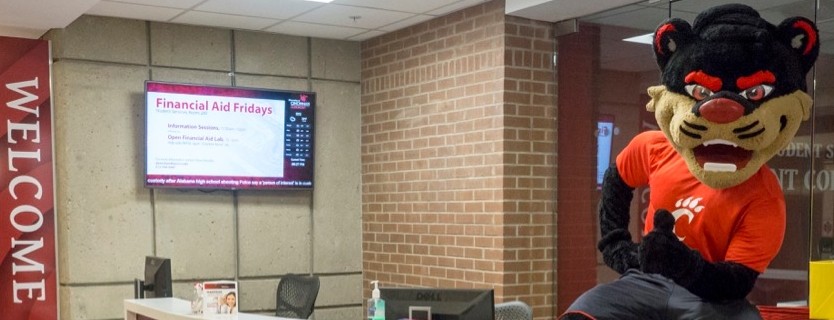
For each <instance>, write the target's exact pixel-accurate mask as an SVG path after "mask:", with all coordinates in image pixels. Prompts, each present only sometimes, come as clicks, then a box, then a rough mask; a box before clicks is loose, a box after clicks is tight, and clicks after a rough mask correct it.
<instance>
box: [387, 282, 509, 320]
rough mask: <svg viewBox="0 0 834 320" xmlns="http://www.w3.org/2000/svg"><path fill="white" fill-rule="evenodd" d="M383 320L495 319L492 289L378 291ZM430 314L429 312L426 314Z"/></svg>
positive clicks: (400, 289) (397, 289) (403, 289)
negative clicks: (383, 313)
mask: <svg viewBox="0 0 834 320" xmlns="http://www.w3.org/2000/svg"><path fill="white" fill-rule="evenodd" d="M379 293H380V297H381V298H382V299H383V300H385V319H408V318H411V319H417V320H424V319H427V317H425V315H426V314H427V313H429V312H430V313H431V320H490V319H495V296H494V293H493V290H492V289H436V288H379ZM427 310H430V311H427Z"/></svg>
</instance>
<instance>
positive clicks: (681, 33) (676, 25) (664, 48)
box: [654, 18, 693, 70]
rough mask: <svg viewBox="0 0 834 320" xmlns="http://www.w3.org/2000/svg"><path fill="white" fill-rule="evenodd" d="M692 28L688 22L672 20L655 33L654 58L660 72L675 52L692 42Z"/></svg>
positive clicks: (658, 28)
mask: <svg viewBox="0 0 834 320" xmlns="http://www.w3.org/2000/svg"><path fill="white" fill-rule="evenodd" d="M692 37H693V35H692V27H691V26H690V25H689V23H688V22H686V21H685V20H682V19H678V18H672V19H669V20H668V21H666V22H664V23H663V24H661V25H660V26H659V27H657V30H655V32H654V56H655V58H656V59H657V65H658V66H660V70H664V69H665V68H666V63H668V62H669V59H671V58H672V55H674V54H675V52H678V50H680V49H681V48H683V47H685V46H687V45H689V43H691V42H692Z"/></svg>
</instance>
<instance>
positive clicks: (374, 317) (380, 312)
mask: <svg viewBox="0 0 834 320" xmlns="http://www.w3.org/2000/svg"><path fill="white" fill-rule="evenodd" d="M371 284H372V285H373V286H374V290H373V291H372V292H371V298H370V299H368V320H385V300H382V298H380V297H379V281H376V280H374V281H371Z"/></svg>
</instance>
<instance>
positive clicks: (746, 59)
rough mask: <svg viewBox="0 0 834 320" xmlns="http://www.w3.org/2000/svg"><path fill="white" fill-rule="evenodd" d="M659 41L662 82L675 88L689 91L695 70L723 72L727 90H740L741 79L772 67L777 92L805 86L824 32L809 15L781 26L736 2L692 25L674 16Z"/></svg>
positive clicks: (661, 29)
mask: <svg viewBox="0 0 834 320" xmlns="http://www.w3.org/2000/svg"><path fill="white" fill-rule="evenodd" d="M797 41H799V43H797ZM796 44H799V46H798V47H794V45H796ZM654 46H655V58H656V60H657V63H658V66H659V67H660V70H661V71H662V73H663V74H662V79H661V81H662V83H663V84H664V85H666V87H667V88H668V89H669V90H671V91H673V92H677V93H680V94H686V91H685V89H684V86H685V85H686V84H685V83H684V78H685V76H686V75H687V74H688V73H689V72H691V71H694V70H702V71H704V72H706V73H708V74H710V75H714V76H719V77H720V78H721V79H722V80H723V87H722V88H721V90H722V91H724V90H727V91H730V92H738V91H739V88H737V87H736V81H735V80H736V79H737V78H739V77H741V76H748V75H750V74H753V73H754V72H757V71H760V70H769V71H771V72H773V73H774V74H775V75H776V77H777V78H778V79H779V80H778V81H777V83H776V85H777V86H776V87H775V88H774V92H773V94H772V95H771V96H772V97H777V96H781V95H783V94H786V93H791V92H793V91H796V90H798V89H799V90H803V91H804V90H805V86H806V85H805V75H806V74H807V73H808V71H809V70H810V68H811V67H812V66H813V64H814V61H815V60H816V58H817V55H818V53H819V37H818V31H817V28H816V25H815V24H814V23H813V22H812V21H810V20H808V19H805V18H801V17H794V18H790V19H787V20H785V21H783V22H782V23H781V24H780V25H779V26H778V27H777V26H774V25H773V24H771V23H769V22H767V21H766V20H764V19H762V18H761V17H760V16H759V14H758V12H756V11H755V10H754V9H752V8H750V7H748V6H745V5H740V4H730V5H724V6H718V7H714V8H711V9H709V10H706V11H704V12H702V13H701V14H699V15H698V17H697V18H696V19H695V22H694V24H693V26H692V27H690V26H689V24H688V23H687V22H686V21H684V20H681V19H677V18H674V19H670V20H668V21H667V22H665V23H663V24H661V25H660V26H659V27H658V29H657V30H656V31H655V42H654Z"/></svg>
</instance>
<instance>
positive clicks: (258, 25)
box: [171, 11, 280, 30]
mask: <svg viewBox="0 0 834 320" xmlns="http://www.w3.org/2000/svg"><path fill="white" fill-rule="evenodd" d="M171 22H176V23H185V24H195V25H204V26H214V27H224V28H229V29H244V30H263V29H264V28H266V27H269V26H271V25H273V24H275V23H278V22H280V20H275V19H266V18H257V17H245V16H237V15H230V14H219V13H211V12H199V11H189V12H186V13H185V14H183V15H181V16H179V17H176V18H174V19H173V20H171Z"/></svg>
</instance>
